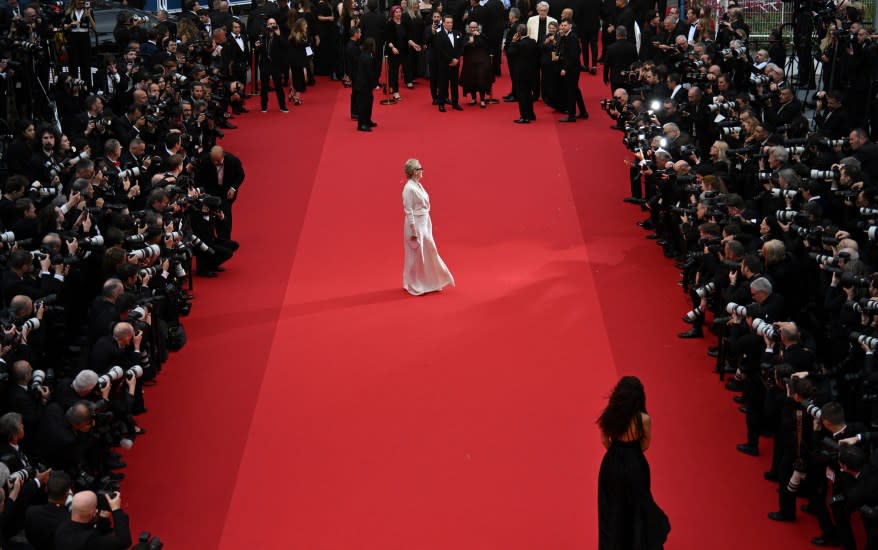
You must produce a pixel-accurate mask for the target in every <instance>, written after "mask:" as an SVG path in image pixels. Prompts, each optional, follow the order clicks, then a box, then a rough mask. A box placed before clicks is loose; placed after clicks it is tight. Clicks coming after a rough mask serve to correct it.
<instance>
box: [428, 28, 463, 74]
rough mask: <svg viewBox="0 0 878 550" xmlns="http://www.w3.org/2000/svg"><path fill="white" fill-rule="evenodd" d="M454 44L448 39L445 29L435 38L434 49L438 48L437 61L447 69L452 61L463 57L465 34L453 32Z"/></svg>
mask: <svg viewBox="0 0 878 550" xmlns="http://www.w3.org/2000/svg"><path fill="white" fill-rule="evenodd" d="M451 35H452V36H453V37H454V44H452V43H451V40H449V38H448V33H446V32H445V29H441V30H440V31H439V32H438V33H436V36H435V37H434V38H433V47H435V48H436V56H437V57H436V59H437V60H438V62H439V66H440V67H447V66H448V64H449V63H451V60H452V59H459V58H460V56H462V55H463V41H464V38H463V34H461V33H460V31H458V30H452V31H451Z"/></svg>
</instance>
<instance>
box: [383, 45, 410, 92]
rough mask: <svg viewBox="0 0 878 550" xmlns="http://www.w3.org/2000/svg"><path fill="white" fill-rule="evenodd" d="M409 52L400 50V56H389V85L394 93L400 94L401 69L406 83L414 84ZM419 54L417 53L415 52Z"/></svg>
mask: <svg viewBox="0 0 878 550" xmlns="http://www.w3.org/2000/svg"><path fill="white" fill-rule="evenodd" d="M410 53H411V52H409V51H408V50H405V51H403V50H400V51H399V55H389V56H387V85H388V86H390V91H391V92H392V93H394V94H395V93H398V92H399V69H400V68H402V74H403V79H404V80H405V82H406V83H409V82H412V81H413V80H414V77H413V76H412V74H411V73H410V71H411V67H410V65H409V62H408V58H409V54H410ZM414 53H417V52H414Z"/></svg>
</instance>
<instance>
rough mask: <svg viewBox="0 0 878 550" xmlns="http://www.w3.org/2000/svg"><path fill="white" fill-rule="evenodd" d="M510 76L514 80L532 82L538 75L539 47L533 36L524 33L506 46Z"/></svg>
mask: <svg viewBox="0 0 878 550" xmlns="http://www.w3.org/2000/svg"><path fill="white" fill-rule="evenodd" d="M506 57H507V58H508V59H509V70H510V76H511V77H512V80H514V81H522V82H534V81H535V80H536V78H537V75H538V69H539V63H540V49H539V47H538V46H537V43H536V41H534V39H533V38H531V37H529V36H527V35H525V36H524V37H522V38H520V39H519V40H517V41H515V42H510V43H509V44H508V45H507V46H506Z"/></svg>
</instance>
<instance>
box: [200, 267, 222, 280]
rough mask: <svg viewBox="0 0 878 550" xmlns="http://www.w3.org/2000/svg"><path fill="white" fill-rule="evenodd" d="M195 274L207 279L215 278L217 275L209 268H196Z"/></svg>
mask: <svg viewBox="0 0 878 550" xmlns="http://www.w3.org/2000/svg"><path fill="white" fill-rule="evenodd" d="M195 275H196V276H198V277H207V278H208V279H215V278H216V276H217V272H216V271H211V270H209V269H198V270H196V271H195Z"/></svg>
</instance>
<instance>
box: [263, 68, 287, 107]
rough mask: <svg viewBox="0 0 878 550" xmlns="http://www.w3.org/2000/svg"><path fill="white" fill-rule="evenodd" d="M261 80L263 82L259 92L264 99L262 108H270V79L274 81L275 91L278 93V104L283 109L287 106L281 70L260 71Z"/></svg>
mask: <svg viewBox="0 0 878 550" xmlns="http://www.w3.org/2000/svg"><path fill="white" fill-rule="evenodd" d="M259 81H260V83H261V86H260V90H259V93H260V94H261V99H262V108H263V109H268V85H269V81H273V82H274V93H275V94H276V95H277V104H278V106H279V107H280V108H281V109H286V108H287V102H286V100H285V99H284V87H283V84H282V83H281V74H280V71H278V72H272V71H270V70H269V69H262V70H260V71H259Z"/></svg>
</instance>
